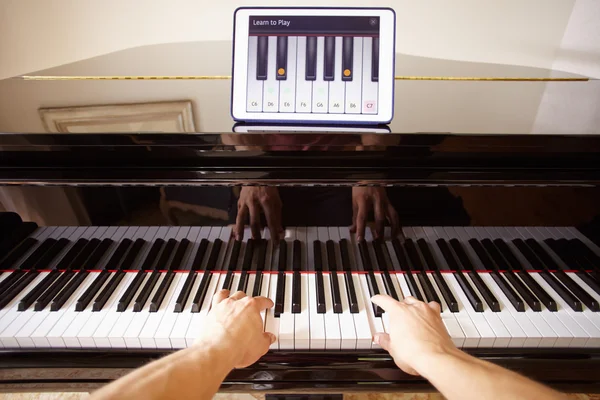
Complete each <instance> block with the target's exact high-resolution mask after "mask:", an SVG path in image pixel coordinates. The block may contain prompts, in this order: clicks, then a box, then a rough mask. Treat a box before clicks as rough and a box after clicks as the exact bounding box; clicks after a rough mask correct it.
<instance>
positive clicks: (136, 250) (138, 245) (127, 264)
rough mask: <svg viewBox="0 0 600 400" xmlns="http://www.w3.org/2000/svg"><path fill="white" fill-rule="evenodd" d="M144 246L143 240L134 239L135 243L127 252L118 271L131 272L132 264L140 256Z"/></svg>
mask: <svg viewBox="0 0 600 400" xmlns="http://www.w3.org/2000/svg"><path fill="white" fill-rule="evenodd" d="M145 244H146V241H145V240H144V239H141V238H140V239H136V241H135V242H133V245H132V246H131V248H130V249H129V251H128V252H127V255H126V256H125V258H124V259H123V262H122V263H121V264H120V265H119V269H120V270H131V269H132V267H133V263H134V262H135V260H136V258H137V257H138V255H139V254H140V251H141V250H142V247H144V245H145Z"/></svg>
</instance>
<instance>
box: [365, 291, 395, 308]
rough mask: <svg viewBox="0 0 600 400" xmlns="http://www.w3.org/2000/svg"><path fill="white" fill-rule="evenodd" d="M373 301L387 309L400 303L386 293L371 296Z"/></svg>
mask: <svg viewBox="0 0 600 400" xmlns="http://www.w3.org/2000/svg"><path fill="white" fill-rule="evenodd" d="M371 301H372V302H373V303H374V304H376V305H378V306H379V307H381V308H383V309H384V310H385V311H388V310H391V309H392V308H393V307H394V306H396V305H398V302H397V301H396V300H394V298H393V297H390V296H388V295H386V294H378V295H375V296H373V297H371Z"/></svg>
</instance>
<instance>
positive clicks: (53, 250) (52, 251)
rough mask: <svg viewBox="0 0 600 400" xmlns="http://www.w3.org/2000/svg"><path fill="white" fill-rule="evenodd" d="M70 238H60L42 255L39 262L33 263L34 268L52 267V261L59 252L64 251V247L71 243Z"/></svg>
mask: <svg viewBox="0 0 600 400" xmlns="http://www.w3.org/2000/svg"><path fill="white" fill-rule="evenodd" d="M69 243H70V242H69V240H68V239H66V238H61V239H59V240H58V241H57V242H56V243H54V245H53V246H52V247H50V248H49V249H48V251H47V252H45V253H44V255H43V256H41V257H40V258H39V259H38V260H37V262H36V263H35V264H34V265H32V267H31V268H32V269H38V270H39V269H48V268H49V267H50V263H51V262H52V260H54V259H55V258H56V256H58V254H59V253H60V252H61V251H63V249H64V248H65V247H66V246H67V245H68V244H69Z"/></svg>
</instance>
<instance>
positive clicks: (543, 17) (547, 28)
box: [0, 0, 595, 79]
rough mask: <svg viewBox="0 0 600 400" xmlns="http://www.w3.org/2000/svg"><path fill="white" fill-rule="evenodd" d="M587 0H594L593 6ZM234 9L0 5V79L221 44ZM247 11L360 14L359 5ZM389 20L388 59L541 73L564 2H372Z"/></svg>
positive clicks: (231, 4) (229, 4) (112, 3)
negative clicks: (111, 56)
mask: <svg viewBox="0 0 600 400" xmlns="http://www.w3.org/2000/svg"><path fill="white" fill-rule="evenodd" d="M593 1H595V0H593ZM241 4H245V5H247V4H249V3H246V2H241V1H233V0H221V1H219V2H217V3H215V2H212V1H211V2H209V1H207V0H126V1H123V0H0V54H2V57H1V58H0V79H2V78H6V77H9V76H15V75H19V74H24V73H28V72H32V71H37V70H42V69H46V68H50V67H53V66H57V65H62V64H66V63H70V62H73V61H77V60H83V59H86V58H90V57H94V56H97V55H101V54H106V53H110V52H114V51H119V50H122V49H126V48H131V47H135V46H141V45H147V44H156V43H170V42H184V41H221V40H230V39H231V33H232V14H233V11H234V9H235V8H236V7H237V6H239V5H241ZM254 4H255V5H281V6H289V5H315V4H318V5H332V6H341V5H345V6H363V5H364V4H365V2H364V1H363V0H346V1H340V0H332V1H330V2H328V3H326V4H324V3H322V2H312V3H311V2H298V1H292V0H262V1H260V2H259V3H254ZM369 4H370V5H373V6H393V7H394V8H395V10H396V13H397V52H399V53H403V54H409V55H414V56H421V57H433V58H444V59H449V60H461V61H473V62H485V63H499V64H513V65H525V66H534V67H540V68H549V67H550V65H551V64H552V62H553V60H554V54H555V52H556V49H557V46H558V44H559V43H560V41H561V38H562V36H563V32H564V29H565V26H566V24H567V21H568V19H569V15H570V13H571V9H572V7H573V4H574V0H502V1H499V0H452V1H448V0H418V1H417V0H375V1H372V2H370V3H369Z"/></svg>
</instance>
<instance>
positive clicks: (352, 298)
mask: <svg viewBox="0 0 600 400" xmlns="http://www.w3.org/2000/svg"><path fill="white" fill-rule="evenodd" d="M315 130H316V128H315ZM0 148H1V152H0V184H2V185H3V187H2V189H1V190H2V199H3V201H4V202H6V203H5V204H8V200H10V199H13V200H15V203H13V208H14V209H17V210H24V211H22V214H24V215H25V217H21V216H20V215H19V214H17V213H15V212H8V211H5V212H3V213H2V214H0V225H1V230H0V231H1V235H0V249H1V251H2V253H1V254H0V256H1V258H2V261H0V270H1V274H0V287H1V290H0V293H1V294H0V344H1V350H0V360H1V362H0V383H1V385H2V389H3V390H23V389H32V388H35V389H36V390H37V389H39V388H46V389H53V388H63V389H64V388H69V389H71V390H73V389H74V388H80V389H82V388H83V389H87V390H89V389H90V388H94V387H98V386H100V385H102V384H105V383H107V382H109V381H111V380H112V379H115V378H117V377H119V376H122V375H123V374H125V373H127V372H128V371H130V370H131V369H133V368H136V367H139V366H141V365H143V364H144V363H147V362H149V361H150V360H153V359H156V358H158V357H161V356H163V355H165V354H168V353H170V352H172V351H175V350H177V349H181V348H184V347H186V346H189V345H191V344H192V343H193V341H194V338H195V337H196V335H197V334H198V332H200V331H201V330H202V327H203V320H204V319H205V317H206V313H207V308H208V306H209V299H210V297H211V295H212V294H213V293H214V292H215V291H216V290H219V289H221V288H224V287H225V288H230V289H232V290H243V291H245V292H246V293H247V294H249V295H263V296H267V297H270V298H272V299H273V300H274V302H275V307H274V309H272V310H269V311H267V312H265V313H263V314H264V315H263V318H264V321H265V327H266V329H268V330H269V331H272V332H274V333H275V334H276V335H277V337H278V340H277V342H276V343H274V344H273V346H272V347H271V349H270V351H269V352H268V353H267V354H266V355H265V356H264V357H262V358H261V359H260V360H259V361H258V362H257V363H256V364H254V365H252V366H250V367H248V368H243V369H236V370H234V371H232V372H231V373H230V374H229V376H228V377H227V379H226V380H225V382H224V383H223V385H222V390H226V391H261V392H282V391H296V390H306V391H308V390H312V391H316V392H336V391H338V392H340V391H382V390H385V391H397V390H401V391H409V390H410V391H423V390H430V389H431V388H430V386H429V384H428V383H427V382H426V381H425V380H424V379H422V378H420V377H415V376H410V375H407V374H405V373H403V372H402V371H400V370H399V369H398V368H396V366H395V365H394V363H393V360H392V359H391V358H390V356H389V355H388V354H387V353H386V352H385V351H383V350H381V349H379V348H377V345H375V344H373V343H372V341H371V337H372V334H373V333H374V332H377V331H385V330H386V328H387V326H388V324H389V319H388V317H387V315H386V313H385V312H383V311H382V310H380V309H378V308H377V307H374V306H373V305H372V304H371V303H370V302H369V298H370V296H371V295H373V294H376V293H385V294H388V295H390V296H393V297H395V298H398V299H402V298H403V297H404V296H408V295H412V296H415V297H417V298H420V299H423V300H427V301H437V302H439V303H440V304H441V306H442V319H443V321H444V324H445V326H446V328H447V329H448V332H449V334H450V335H451V337H452V340H453V341H454V343H455V344H456V345H457V346H459V347H461V348H463V349H464V350H465V351H467V352H469V353H471V354H473V355H475V356H477V357H480V358H483V359H486V360H489V361H491V362H494V363H497V364H499V365H502V366H504V367H507V368H510V369H512V370H515V371H517V372H520V373H523V374H525V375H527V376H530V377H532V378H534V379H537V380H539V381H541V382H544V383H547V384H549V385H552V386H554V387H557V388H559V389H562V390H569V391H578V392H586V393H591V392H596V391H598V390H599V389H600V380H599V376H600V374H599V373H598V372H599V371H600V225H599V219H598V215H599V214H598V213H599V210H600V208H599V205H600V190H599V186H598V183H599V181H600V158H599V157H598V156H597V154H598V152H599V151H600V137H597V136H587V137H583V136H549V135H536V136H532V135H458V134H452V135H451V134H391V133H386V134H375V135H374V134H364V133H341V134H340V133H335V134H332V133H303V134H300V133H286V134H281V133H247V134H237V133H236V134H85V135H77V134H29V135H22V134H6V135H1V136H0ZM260 186H263V187H264V186H266V187H269V188H270V189H272V191H271V192H275V194H276V195H278V196H279V198H280V200H281V204H282V211H281V215H282V223H283V228H284V231H283V234H282V236H280V238H281V239H280V240H279V241H278V242H276V241H275V240H273V239H274V237H272V236H273V235H272V233H271V232H270V231H269V229H268V228H263V229H262V230H260V231H259V232H258V233H259V234H260V236H256V235H255V236H254V237H253V235H252V232H251V230H250V229H249V228H248V226H246V227H245V230H244V236H243V239H242V240H239V241H236V240H234V239H232V236H231V232H232V229H234V228H232V227H233V226H234V224H235V221H236V214H237V210H238V207H237V202H238V198H239V195H240V193H241V192H242V191H244V190H249V189H250V190H251V189H252V188H256V187H260ZM361 190H362V193H365V192H367V193H376V194H377V196H380V198H381V199H383V200H382V201H384V202H385V203H378V204H386V205H390V206H391V207H393V208H394V209H395V210H396V212H397V213H398V217H399V221H400V223H401V229H400V232H398V234H397V235H394V236H392V232H391V229H390V227H389V225H388V226H386V227H385V228H384V238H383V239H382V238H381V237H379V238H378V239H375V229H374V226H373V224H372V220H373V218H374V217H373V216H372V215H370V216H368V217H367V220H368V221H370V222H369V223H368V227H367V229H366V232H365V237H364V240H363V241H358V240H357V238H356V234H354V233H353V232H351V230H350V228H349V227H350V226H351V225H352V222H353V221H352V216H353V202H356V199H357V198H356V193H357V192H361ZM372 198H375V197H372ZM17 202H20V203H18V204H17ZM375 203H377V201H375V200H373V204H375ZM374 207H375V206H373V208H374ZM370 214H373V212H372V210H371V212H370ZM74 219H75V220H76V221H80V222H79V223H74V222H73V220H74ZM263 219H264V218H263ZM62 220H65V221H68V222H67V223H61V221H62ZM264 222H265V221H262V223H263V226H264ZM255 233H256V232H255Z"/></svg>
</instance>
